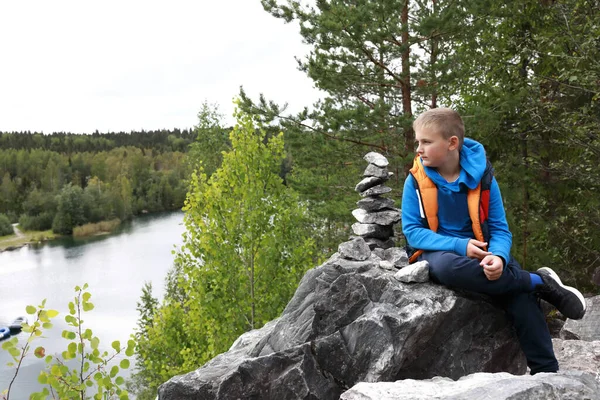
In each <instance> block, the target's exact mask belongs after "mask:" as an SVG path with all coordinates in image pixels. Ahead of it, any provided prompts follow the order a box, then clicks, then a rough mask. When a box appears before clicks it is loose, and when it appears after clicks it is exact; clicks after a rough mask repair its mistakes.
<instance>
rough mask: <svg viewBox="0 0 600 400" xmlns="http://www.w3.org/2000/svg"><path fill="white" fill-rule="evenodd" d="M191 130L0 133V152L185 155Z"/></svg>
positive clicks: (191, 133)
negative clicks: (131, 149) (123, 150)
mask: <svg viewBox="0 0 600 400" xmlns="http://www.w3.org/2000/svg"><path fill="white" fill-rule="evenodd" d="M195 135H196V134H195V132H194V130H193V129H183V130H181V129H173V130H166V129H162V130H154V131H144V130H142V131H132V132H130V133H127V132H114V133H100V132H98V131H95V132H94V133H92V134H91V135H85V134H74V133H65V132H54V133H51V134H43V133H39V132H29V131H26V132H0V149H17V150H20V149H25V150H32V149H44V150H52V151H55V152H58V153H67V154H71V153H80V152H99V151H108V150H112V149H115V148H118V147H126V146H127V147H137V148H139V149H142V150H143V149H152V150H153V151H154V152H155V153H158V152H166V151H181V152H186V151H187V149H188V146H189V145H190V143H192V142H193V141H194V139H195Z"/></svg>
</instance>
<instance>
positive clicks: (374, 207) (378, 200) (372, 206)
mask: <svg viewBox="0 0 600 400" xmlns="http://www.w3.org/2000/svg"><path fill="white" fill-rule="evenodd" d="M356 205H357V206H359V207H360V208H362V209H363V210H366V211H378V210H383V209H386V208H390V209H392V208H394V206H395V205H396V203H395V202H394V200H392V199H388V198H387V197H366V198H364V199H361V200H359V201H357V202H356Z"/></svg>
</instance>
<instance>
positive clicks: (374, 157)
mask: <svg viewBox="0 0 600 400" xmlns="http://www.w3.org/2000/svg"><path fill="white" fill-rule="evenodd" d="M363 159H364V160H366V161H367V162H368V163H369V164H374V165H375V166H377V167H379V168H384V167H387V166H388V165H389V164H390V163H389V162H388V160H387V158H385V157H384V156H382V155H381V154H379V153H377V152H375V151H371V152H369V153H367V154H365V156H364V157H363Z"/></svg>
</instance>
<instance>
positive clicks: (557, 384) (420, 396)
mask: <svg viewBox="0 0 600 400" xmlns="http://www.w3.org/2000/svg"><path fill="white" fill-rule="evenodd" d="M341 399H342V400H458V399H486V400H547V399H561V400H582V399H587V400H600V383H599V382H598V381H597V380H596V378H595V376H594V375H592V374H589V373H586V372H581V371H565V372H559V373H557V374H550V373H541V374H536V375H534V376H528V375H526V376H515V375H511V374H508V373H504V372H502V373H497V374H489V373H476V374H472V375H469V376H465V377H463V378H460V379H459V380H458V381H453V380H452V379H448V378H440V377H436V378H433V379H427V380H422V381H415V380H412V379H407V380H404V381H399V382H387V383H376V384H373V383H359V384H358V385H356V386H355V387H353V388H352V389H351V390H349V391H347V392H345V393H344V394H342V396H341Z"/></svg>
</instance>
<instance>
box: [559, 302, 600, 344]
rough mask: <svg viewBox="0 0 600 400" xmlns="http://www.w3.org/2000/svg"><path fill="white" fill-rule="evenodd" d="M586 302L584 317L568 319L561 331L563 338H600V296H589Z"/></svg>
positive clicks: (590, 339) (588, 339)
mask: <svg viewBox="0 0 600 400" xmlns="http://www.w3.org/2000/svg"><path fill="white" fill-rule="evenodd" d="M586 303H587V309H586V312H585V315H584V317H583V318H582V319H580V320H578V321H576V320H573V319H567V321H566V322H565V324H564V325H563V327H562V329H561V331H560V337H561V339H580V340H587V341H592V340H600V296H594V297H589V298H587V299H586Z"/></svg>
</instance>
